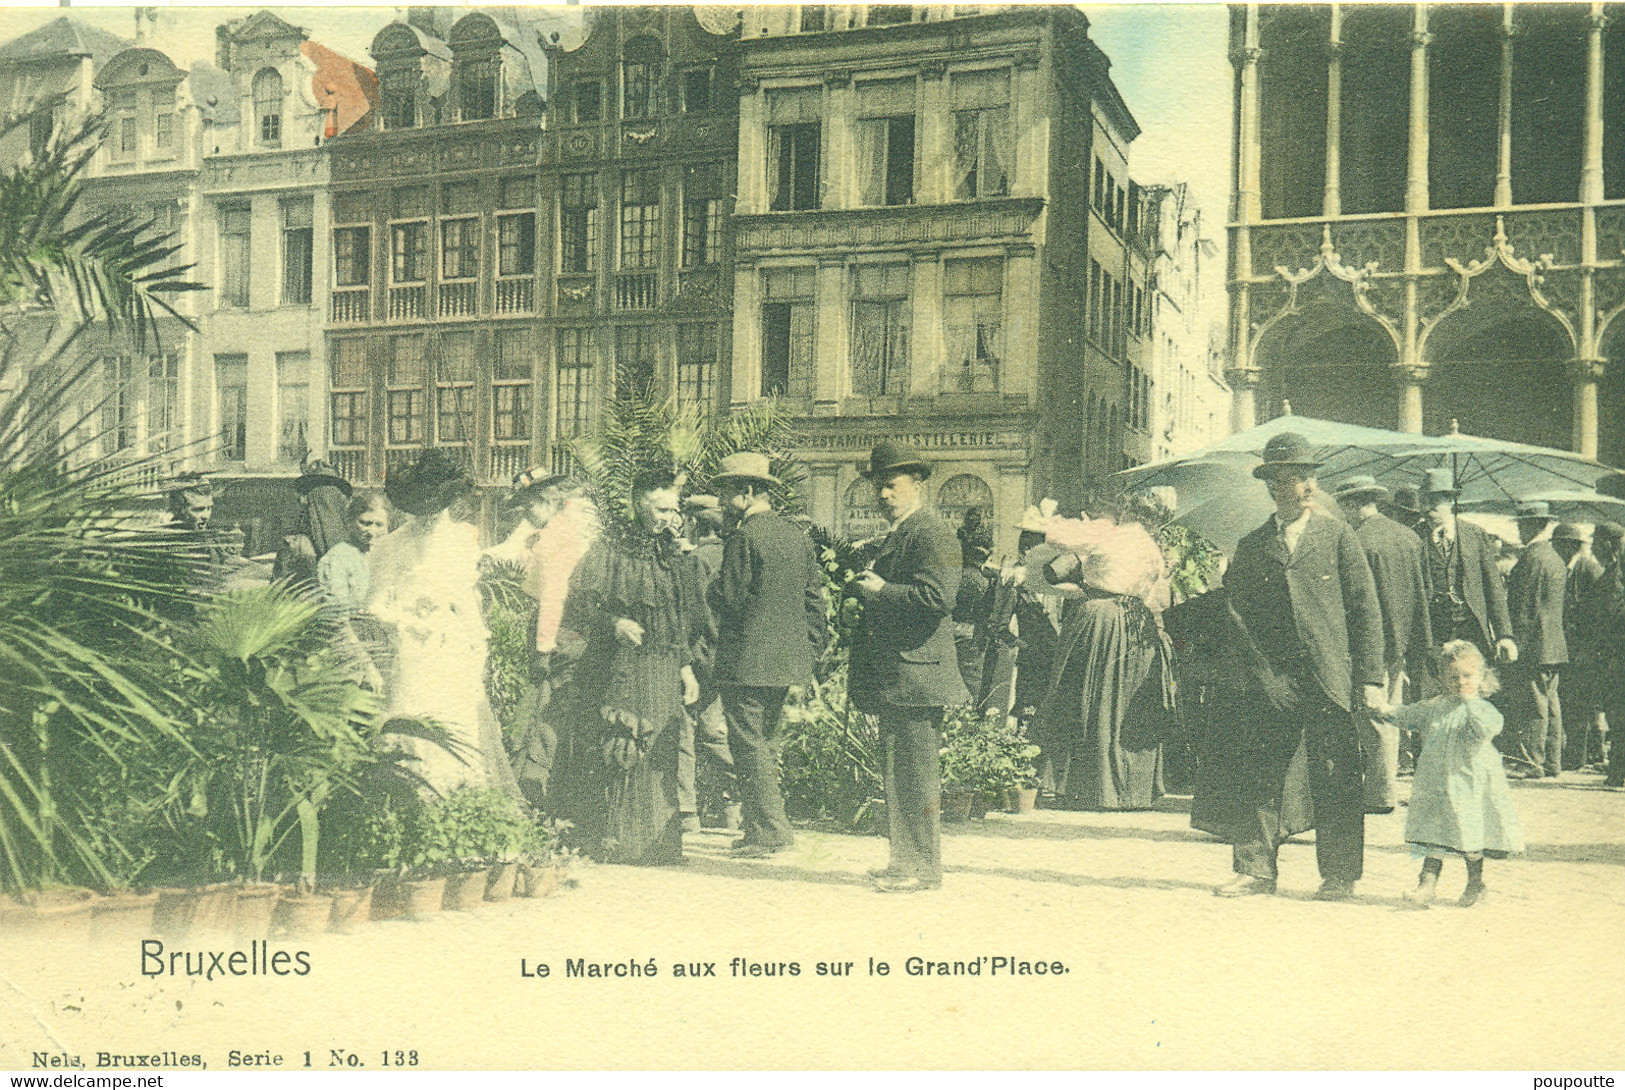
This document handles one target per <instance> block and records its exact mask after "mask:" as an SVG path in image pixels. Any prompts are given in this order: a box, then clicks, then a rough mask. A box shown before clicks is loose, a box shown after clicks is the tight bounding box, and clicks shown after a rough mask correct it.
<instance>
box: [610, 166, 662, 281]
mask: <svg viewBox="0 0 1625 1090" xmlns="http://www.w3.org/2000/svg"><path fill="white" fill-rule="evenodd" d="M659 261H660V175H659V173H658V172H657V171H653V170H629V171H627V172H626V173H625V174H623V175H622V176H621V264H620V267H621V268H623V269H653V268H656V267H657V266H658V265H659Z"/></svg>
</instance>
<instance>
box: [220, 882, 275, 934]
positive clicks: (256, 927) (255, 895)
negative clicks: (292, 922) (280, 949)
mask: <svg viewBox="0 0 1625 1090" xmlns="http://www.w3.org/2000/svg"><path fill="white" fill-rule="evenodd" d="M281 895H282V890H281V888H280V887H278V886H274V885H272V884H271V883H269V882H255V883H253V884H250V885H243V886H238V887H237V915H236V917H235V918H234V919H233V920H232V925H231V932H232V936H233V937H234V938H236V939H237V941H238V942H252V941H253V940H255V939H263V938H265V937H266V936H268V935H269V934H270V933H271V917H272V915H274V914H275V912H276V903H277V899H278V898H279V897H280V896H281Z"/></svg>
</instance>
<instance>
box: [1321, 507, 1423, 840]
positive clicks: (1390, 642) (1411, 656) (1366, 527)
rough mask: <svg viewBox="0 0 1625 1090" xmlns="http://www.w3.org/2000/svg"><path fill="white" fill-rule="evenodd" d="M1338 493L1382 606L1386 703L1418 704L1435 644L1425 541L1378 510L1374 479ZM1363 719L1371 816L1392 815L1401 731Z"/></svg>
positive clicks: (1396, 797) (1368, 799)
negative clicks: (1418, 687)
mask: <svg viewBox="0 0 1625 1090" xmlns="http://www.w3.org/2000/svg"><path fill="white" fill-rule="evenodd" d="M1334 494H1335V495H1336V497H1337V503H1338V505H1339V506H1340V507H1342V509H1343V515H1344V517H1345V518H1347V519H1348V523H1349V525H1350V526H1352V527H1354V533H1355V536H1357V537H1358V538H1359V539H1360V545H1361V546H1362V547H1363V548H1364V549H1365V559H1366V563H1367V564H1369V565H1371V578H1372V580H1373V581H1374V582H1375V583H1376V585H1377V602H1378V604H1379V605H1380V606H1381V607H1382V642H1383V652H1382V668H1383V689H1384V699H1385V701H1386V703H1388V704H1403V703H1406V702H1407V701H1410V702H1414V701H1415V700H1416V695H1415V687H1414V685H1413V684H1412V681H1411V679H1412V677H1413V676H1414V677H1416V678H1418V679H1420V678H1421V677H1422V672H1423V671H1424V670H1426V668H1427V661H1428V659H1427V656H1428V653H1429V651H1430V650H1431V649H1432V644H1433V633H1432V629H1431V627H1430V625H1429V623H1428V600H1427V593H1426V591H1424V590H1423V585H1422V580H1423V577H1422V542H1421V540H1420V539H1419V538H1418V537H1417V536H1416V533H1415V531H1413V530H1411V529H1408V528H1407V527H1404V526H1401V525H1400V524H1399V523H1397V522H1395V521H1394V520H1393V519H1391V518H1388V517H1387V516H1386V515H1384V514H1382V512H1381V511H1380V510H1378V505H1379V504H1380V503H1381V502H1382V501H1384V500H1386V499H1387V498H1388V489H1386V488H1384V487H1383V486H1382V485H1380V484H1378V483H1377V482H1376V480H1375V479H1374V478H1372V477H1368V476H1360V477H1350V478H1349V479H1348V480H1346V481H1344V482H1343V483H1342V484H1341V485H1339V486H1338V488H1337V491H1336V493H1334ZM1407 690H1409V692H1407ZM1360 719H1361V720H1362V722H1361V736H1362V738H1363V739H1364V741H1365V743H1366V745H1365V746H1364V747H1362V748H1365V749H1366V766H1365V768H1366V783H1365V796H1366V806H1367V809H1369V810H1370V811H1371V812H1373V813H1388V812H1390V811H1392V810H1393V808H1394V807H1395V806H1396V805H1398V784H1397V783H1396V779H1397V777H1398V774H1399V732H1398V728H1396V727H1394V726H1393V725H1392V724H1390V723H1378V722H1376V721H1373V720H1371V719H1370V718H1369V717H1366V716H1361V717H1360ZM1379 756H1380V758H1381V760H1380V762H1379V761H1378V760H1377V759H1376V758H1378V757H1379Z"/></svg>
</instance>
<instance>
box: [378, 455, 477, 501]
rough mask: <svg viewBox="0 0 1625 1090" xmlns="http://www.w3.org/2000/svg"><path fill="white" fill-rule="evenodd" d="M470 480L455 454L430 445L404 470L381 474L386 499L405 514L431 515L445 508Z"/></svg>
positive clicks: (470, 482)
mask: <svg viewBox="0 0 1625 1090" xmlns="http://www.w3.org/2000/svg"><path fill="white" fill-rule="evenodd" d="M473 486H474V480H473V478H471V477H470V476H469V475H468V470H467V469H465V468H464V467H463V463H462V462H461V461H459V460H458V458H457V456H456V455H455V454H452V453H451V452H450V451H448V450H442V449H440V448H439V447H430V448H429V449H428V450H426V451H424V452H423V453H422V454H421V455H420V456H419V457H418V460H417V461H415V462H413V463H412V464H411V465H409V466H407V467H406V468H405V469H402V470H398V471H396V472H393V473H390V474H387V475H386V476H385V477H384V493H385V495H387V496H388V497H389V502H391V503H393V504H394V505H395V506H396V507H399V508H400V509H401V510H402V511H405V512H406V513H407V514H408V515H433V514H436V513H437V512H439V511H443V510H445V509H446V508H447V507H448V506H450V505H451V501H452V500H454V499H456V498H457V496H458V494H459V493H461V492H464V491H466V490H467V489H469V488H472V487H473Z"/></svg>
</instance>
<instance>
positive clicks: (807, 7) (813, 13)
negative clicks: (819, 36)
mask: <svg viewBox="0 0 1625 1090" xmlns="http://www.w3.org/2000/svg"><path fill="white" fill-rule="evenodd" d="M828 11H829V6H828V5H827V4H802V5H801V20H800V27H801V33H803V34H816V33H818V32H819V31H821V30H825V29H827V27H826V25H825V24H826V20H827V16H826V13H827V12H828Z"/></svg>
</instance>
